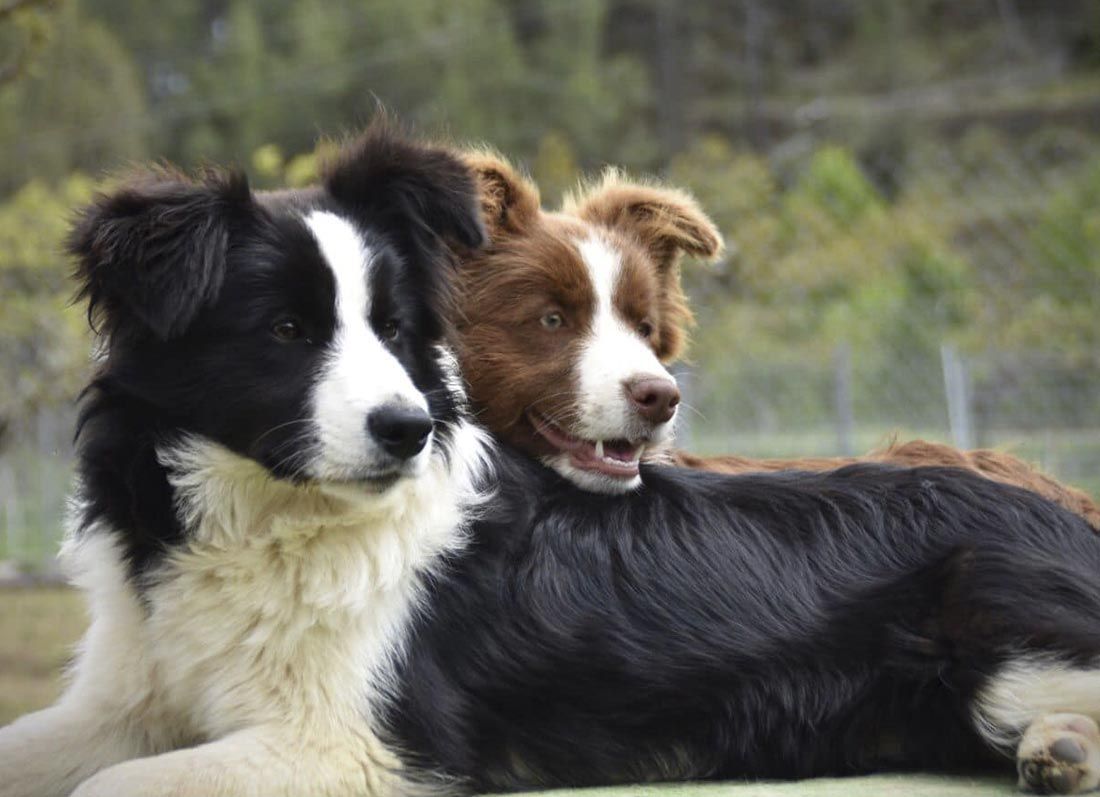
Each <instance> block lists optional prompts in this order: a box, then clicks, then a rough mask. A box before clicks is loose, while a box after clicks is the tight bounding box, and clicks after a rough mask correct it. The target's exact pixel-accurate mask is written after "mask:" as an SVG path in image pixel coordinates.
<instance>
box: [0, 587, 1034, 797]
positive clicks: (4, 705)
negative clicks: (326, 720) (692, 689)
mask: <svg viewBox="0 0 1100 797" xmlns="http://www.w3.org/2000/svg"><path fill="white" fill-rule="evenodd" d="M86 625H87V622H86V619H85V614H84V606H83V603H82V600H81V598H80V596H79V594H77V593H76V592H73V591H71V590H67V589H63V588H39V589H8V590H0V725H5V724H7V723H8V722H10V721H11V720H13V719H15V718H16V717H17V716H19V715H21V714H25V713H26V712H28V711H34V710H35V709H39V708H44V707H45V706H48V705H49V704H50V703H52V702H53V701H54V700H55V699H56V698H57V695H58V694H59V693H60V691H61V686H62V671H63V670H64V667H65V664H66V662H67V661H68V660H69V656H70V654H71V652H72V649H73V645H74V644H75V643H76V641H77V639H78V638H79V637H80V634H81V633H82V632H83V630H84V628H85V626H86ZM1015 793H1016V792H1015V789H1014V788H1013V784H1012V781H1011V779H1010V778H1009V777H1007V776H1006V777H1003V778H967V777H941V776H936V775H876V776H871V777H863V778H839V779H838V778H823V779H817V780H811V781H800V782H793V783H728V784H669V785H663V786H627V787H620V788H614V789H593V790H587V789H582V790H569V791H561V792H554V793H553V794H554V795H556V797H565V795H576V797H579V796H580V795H591V797H803V796H804V795H805V796H807V797H1007V795H1012V794H1015Z"/></svg>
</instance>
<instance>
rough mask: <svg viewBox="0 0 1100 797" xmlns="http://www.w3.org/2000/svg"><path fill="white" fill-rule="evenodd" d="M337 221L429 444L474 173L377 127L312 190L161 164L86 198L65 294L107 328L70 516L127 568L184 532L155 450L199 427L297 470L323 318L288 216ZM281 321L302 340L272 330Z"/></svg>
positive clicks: (330, 289) (273, 465) (443, 428)
mask: <svg viewBox="0 0 1100 797" xmlns="http://www.w3.org/2000/svg"><path fill="white" fill-rule="evenodd" d="M314 209H321V210H330V211H333V212H336V213H338V214H339V215H341V216H343V217H345V218H347V219H349V220H352V221H353V222H354V223H355V224H356V226H357V227H358V228H359V232H360V234H361V235H362V237H363V238H364V240H365V242H366V243H367V245H368V246H369V248H370V249H371V250H372V252H373V253H374V260H373V263H374V266H373V268H372V275H371V282H372V284H371V294H372V299H373V302H372V314H371V318H370V319H369V321H370V323H371V325H372V326H373V328H374V329H375V331H376V332H380V331H381V330H382V329H383V327H385V326H386V325H387V324H391V323H397V324H398V325H399V326H400V333H401V334H399V335H398V336H397V338H396V340H394V341H393V343H392V345H391V351H392V352H393V353H394V354H395V355H396V356H397V358H398V359H399V361H400V362H401V363H402V365H403V366H404V367H405V368H406V370H407V371H408V372H409V374H410V376H411V377H412V378H413V382H414V383H415V384H416V386H417V387H418V388H419V389H420V390H421V391H422V392H424V393H425V394H426V395H427V396H428V398H429V407H430V410H431V412H432V416H433V419H434V421H435V423H436V425H437V430H438V433H439V434H438V435H437V439H440V440H441V441H442V442H445V441H446V437H447V434H448V430H449V428H450V425H451V423H452V422H453V421H455V420H456V419H457V417H458V412H459V410H458V408H457V407H456V405H455V397H454V396H452V395H451V393H450V392H449V391H448V390H446V389H445V388H444V384H445V375H444V373H443V372H442V369H441V367H440V364H439V362H438V358H437V356H436V352H435V344H437V343H439V342H440V341H441V340H442V337H443V325H442V323H441V321H440V318H439V315H440V313H441V312H442V311H443V309H444V307H443V302H444V300H445V299H446V297H447V296H448V295H449V289H448V287H449V274H448V272H447V270H446V269H444V268H441V267H440V262H439V261H441V260H442V259H444V258H445V257H446V256H447V252H446V250H445V248H444V244H445V241H454V242H456V243H458V244H459V245H461V246H476V245H479V244H480V242H481V236H482V231H481V226H480V218H479V210H478V202H477V194H476V190H475V187H474V183H473V180H472V178H471V177H470V175H469V174H467V172H466V170H465V169H464V167H463V166H462V165H461V163H460V162H459V161H458V160H457V159H455V158H453V157H451V156H450V155H448V154H447V153H446V152H444V151H442V150H438V149H433V148H427V147H423V146H420V145H417V144H414V143H412V142H411V141H409V140H407V139H405V138H403V137H401V136H400V135H399V134H398V133H396V132H395V131H393V130H392V129H389V128H387V127H385V126H377V127H375V128H373V129H372V130H370V131H368V132H367V133H366V134H365V135H364V136H363V137H362V138H361V139H359V140H357V141H355V142H353V143H352V144H350V145H349V147H348V149H347V151H346V152H344V153H343V154H342V155H341V156H340V158H339V159H338V160H337V162H336V163H335V164H334V165H333V166H332V167H331V168H330V169H329V170H328V171H327V173H326V175H325V179H324V182H323V185H322V186H320V187H317V188H312V189H306V190H302V191H283V192H275V193H268V194H265V193H253V192H251V191H250V190H249V188H248V184H247V181H246V180H245V178H244V177H243V176H241V175H238V174H218V173H210V174H207V175H205V176H203V177H201V178H200V179H198V180H191V179H189V178H187V177H185V176H183V175H181V174H179V173H176V172H172V171H167V170H159V171H154V172H150V173H147V174H142V175H139V176H137V177H135V178H132V179H131V180H129V181H128V182H127V183H125V184H124V185H123V187H121V188H120V189H118V190H117V191H115V192H113V193H111V194H110V195H107V196H103V197H101V198H100V199H99V200H98V201H97V202H96V203H95V204H93V205H92V206H91V207H90V208H88V209H87V210H86V211H85V212H84V213H83V214H82V216H81V217H80V219H79V221H78V222H77V224H76V225H75V227H74V230H73V233H72V235H71V237H70V241H69V249H70V251H71V253H72V254H73V255H74V256H75V257H76V259H77V264H78V265H77V269H76V275H77V279H78V282H79V284H80V296H81V297H83V298H86V299H87V301H88V306H89V317H90V318H91V319H93V320H94V321H95V322H96V324H97V326H98V327H99V328H100V330H101V331H102V332H103V333H104V337H103V340H102V345H103V346H105V348H106V352H105V355H106V356H105V357H103V358H102V365H101V367H100V368H99V370H98V373H97V374H96V376H95V378H94V380H93V382H92V383H91V385H90V386H89V388H88V389H87V390H86V391H85V394H84V396H83V400H82V411H81V418H80V424H79V427H78V428H79V431H78V439H79V464H78V469H79V475H80V481H81V490H80V498H81V505H82V516H81V518H80V524H81V526H82V527H84V528H87V527H90V526H92V525H93V524H96V523H98V522H100V521H105V522H106V523H107V524H109V526H110V527H112V528H113V529H114V530H115V531H116V533H118V534H120V535H121V537H122V541H123V546H124V550H125V551H126V555H127V559H128V561H129V563H130V567H131V573H132V575H133V576H134V577H140V576H142V575H144V574H147V573H148V572H149V571H150V569H151V568H153V567H155V565H156V563H157V562H158V561H159V560H160V558H161V557H162V556H163V555H164V553H165V551H167V550H168V549H170V548H171V547H173V546H175V545H178V544H179V543H180V542H181V540H182V537H183V534H184V531H183V529H182V528H181V526H180V523H179V520H178V518H177V514H176V512H175V509H174V506H173V499H172V492H171V489H170V487H169V484H168V481H167V476H166V472H165V469H164V468H163V467H162V466H161V465H160V464H159V463H158V461H157V458H156V454H155V449H156V447H157V446H160V445H163V444H165V443H170V442H172V441H174V440H176V439H178V438H179V437H181V436H182V435H200V436H203V437H205V438H209V439H211V440H214V441H216V442H218V443H221V444H222V445H224V446H226V447H228V448H229V449H231V450H233V451H235V452H237V453H239V454H243V455H245V456H248V457H251V458H253V459H254V460H256V461H257V462H259V463H261V464H262V465H264V466H265V467H267V468H269V469H270V470H271V471H272V472H273V473H275V474H276V475H278V476H281V477H284V478H288V479H301V478H304V476H303V473H302V472H301V460H302V456H301V455H302V453H303V452H304V451H305V450H306V449H307V448H308V447H309V446H310V444H311V443H312V440H311V437H310V434H309V433H308V431H307V430H306V428H305V424H304V419H305V418H306V417H307V415H308V411H307V403H308V401H309V399H310V391H311V388H312V387H313V380H314V376H315V374H316V373H317V369H318V367H319V365H320V363H321V362H322V360H323V359H324V357H325V356H326V352H325V344H327V343H328V342H330V340H331V338H332V335H333V329H334V324H335V308H334V297H335V284H334V278H333V274H332V272H331V271H330V269H329V268H328V267H327V266H326V264H325V262H324V259H323V257H322V256H321V253H320V251H319V249H318V247H317V243H316V241H315V240H314V238H313V237H312V235H311V233H310V231H309V230H308V228H307V226H306V225H305V223H304V221H303V219H302V216H303V213H304V212H306V211H309V210H314ZM280 318H293V319H294V320H296V321H297V322H298V323H299V324H300V325H301V328H302V329H303V331H304V336H303V338H302V339H301V340H297V341H293V342H290V343H288V342H285V341H280V340H277V339H276V338H275V337H274V336H273V334H272V326H273V324H274V323H275V322H277V321H278V320H279V319H280Z"/></svg>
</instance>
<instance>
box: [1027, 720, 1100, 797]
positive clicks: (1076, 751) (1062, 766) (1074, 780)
mask: <svg viewBox="0 0 1100 797" xmlns="http://www.w3.org/2000/svg"><path fill="white" fill-rule="evenodd" d="M1016 770H1017V772H1018V773H1019V776H1020V787H1021V788H1023V789H1026V790H1028V791H1033V792H1036V793H1038V794H1082V793H1084V792H1089V791H1093V790H1095V789H1096V788H1097V787H1098V786H1100V728H1098V727H1097V725H1096V721H1095V720H1093V719H1092V718H1091V717H1086V716H1084V715H1083V714H1047V715H1046V716H1044V717H1041V718H1039V719H1037V720H1035V722H1033V723H1031V727H1029V728H1028V729H1027V731H1026V732H1025V733H1024V737H1023V739H1021V740H1020V746H1019V748H1018V749H1017V751H1016Z"/></svg>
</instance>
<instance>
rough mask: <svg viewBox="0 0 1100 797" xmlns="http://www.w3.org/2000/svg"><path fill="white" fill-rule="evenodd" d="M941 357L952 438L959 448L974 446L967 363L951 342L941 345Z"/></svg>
mask: <svg viewBox="0 0 1100 797" xmlns="http://www.w3.org/2000/svg"><path fill="white" fill-rule="evenodd" d="M940 359H941V360H942V361H943V386H944V392H945V393H946V395H947V420H948V423H949V424H950V425H951V439H952V440H953V441H954V442H955V445H956V446H958V447H959V448H973V447H974V424H973V416H972V411H971V406H970V388H969V385H968V384H967V382H968V381H969V380H968V379H967V374H966V363H965V362H964V361H963V359H962V357H961V356H960V355H959V352H958V351H957V350H956V349H955V347H954V346H952V345H951V344H950V343H945V344H943V345H942V346H941V347H940Z"/></svg>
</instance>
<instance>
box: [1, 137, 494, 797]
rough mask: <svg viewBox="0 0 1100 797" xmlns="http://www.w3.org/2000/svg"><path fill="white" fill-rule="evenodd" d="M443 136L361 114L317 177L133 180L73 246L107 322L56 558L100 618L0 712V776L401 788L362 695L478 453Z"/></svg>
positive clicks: (383, 681) (395, 643)
mask: <svg viewBox="0 0 1100 797" xmlns="http://www.w3.org/2000/svg"><path fill="white" fill-rule="evenodd" d="M477 204H478V203H477V197H476V193H475V188H474V185H473V182H472V180H471V178H470V176H469V174H468V173H467V171H466V169H465V168H464V167H463V166H462V165H461V163H459V162H458V161H457V160H455V159H454V158H452V157H451V156H450V155H449V154H448V153H446V152H444V151H443V150H439V149H432V148H426V147H423V146H419V145H416V144H413V143H411V142H409V141H407V140H404V139H402V138H401V137H400V136H398V135H397V134H395V133H392V132H387V130H386V129H385V128H383V127H378V128H376V129H374V130H372V131H371V132H369V133H368V134H366V135H365V136H364V137H363V138H361V139H360V140H358V141H357V142H356V143H354V144H353V145H351V146H350V147H349V148H348V149H347V150H346V151H345V152H344V153H343V154H342V155H341V156H340V158H339V159H338V161H337V162H336V163H335V164H334V165H333V166H332V167H331V168H330V169H329V170H328V172H327V175H326V177H325V179H324V182H323V185H322V186H320V187H317V188H314V189H308V190H304V191H285V192H278V193H254V192H252V191H251V190H250V189H249V186H248V184H247V182H246V180H245V179H244V178H243V177H242V176H240V175H236V174H208V175H206V176H204V177H202V178H201V179H198V180H194V181H193V180H189V179H187V178H185V177H183V176H181V175H178V174H175V173H169V172H164V171H161V172H154V173H148V174H145V175H143V176H140V177H138V178H135V179H133V180H131V181H130V182H128V183H126V184H125V185H123V186H122V187H121V188H119V189H118V190H116V191H115V192H113V193H112V194H110V195H109V196H104V197H102V198H101V199H100V200H99V201H98V202H97V203H96V204H95V205H94V206H92V207H91V208H89V209H88V210H87V211H86V212H85V213H84V214H83V216H82V218H81V219H80V221H79V222H78V224H77V225H76V228H75V230H74V232H73V235H72V238H71V242H70V247H71V251H72V252H73V253H74V255H75V256H76V258H77V260H78V263H79V265H78V269H77V276H78V279H79V282H80V284H81V286H82V290H83V294H84V295H85V296H86V298H87V299H88V302H89V308H90V313H91V317H92V318H93V319H94V320H96V321H98V323H99V325H100V327H101V331H102V333H103V335H102V338H101V352H100V363H99V367H98V372H97V376H96V377H95V379H94V381H93V382H92V384H91V385H90V386H89V388H88V389H87V391H86V394H85V396H84V398H83V412H82V418H81V424H80V432H79V443H80V445H79V490H78V494H77V496H76V499H75V501H74V514H75V522H74V527H73V529H72V531H71V533H70V536H69V537H68V539H67V542H66V544H65V550H64V556H65V559H66V560H67V562H68V564H69V566H70V567H71V568H72V571H73V578H74V580H75V582H76V583H77V584H78V585H79V586H81V587H82V588H83V589H84V590H85V592H86V594H87V597H88V600H89V603H90V606H91V612H92V625H91V628H90V630H89V631H88V633H87V636H86V637H85V639H84V641H83V644H82V646H81V649H80V653H79V657H78V659H77V662H76V665H75V668H74V670H73V673H72V679H71V684H70V685H69V687H68V689H67V691H66V692H65V694H64V696H63V697H62V698H61V699H60V701H59V702H58V703H57V704H56V705H55V706H53V707H52V708H49V709H47V710H45V711H41V712H38V713H36V714H31V715H28V716H26V717H24V718H22V719H20V720H18V721H17V722H15V723H14V724H12V725H10V726H8V727H6V728H4V729H3V730H0V795H3V796H4V797H45V796H46V795H68V794H69V793H70V792H73V790H74V789H76V791H75V794H77V795H80V797H92V796H93V795H102V796H104V797H123V796H124V795H142V796H143V797H155V796H156V795H164V796H165V797H167V795H172V796H173V797H180V795H195V797H200V796H201V797H212V796H214V795H235V796H236V795H256V796H257V797H261V796H262V797H269V796H270V795H286V796H287V797H291V796H293V797H301V795H365V794H371V795H391V794H404V793H406V791H408V790H413V789H414V788H415V786H414V785H413V784H411V783H410V782H409V781H407V780H406V779H405V778H404V777H403V776H402V774H401V772H400V771H399V767H398V763H399V762H398V761H397V760H396V759H395V758H394V757H393V756H392V755H391V754H390V753H389V752H388V751H387V749H386V748H385V746H384V745H382V744H381V743H380V742H379V741H378V738H377V736H376V735H375V732H376V725H377V717H378V713H379V712H378V709H377V706H378V702H379V699H380V697H381V696H382V695H383V694H384V693H385V691H386V689H387V688H388V685H389V680H390V678H391V670H392V664H393V660H394V658H395V655H396V654H397V653H398V652H399V651H400V649H401V646H402V638H403V636H404V631H405V628H406V626H407V624H408V622H409V618H410V615H411V612H412V610H413V608H414V606H415V603H416V601H417V599H418V595H419V593H420V582H421V580H422V577H423V576H424V574H425V573H426V572H427V571H428V570H429V569H430V568H431V567H432V566H433V564H434V563H435V562H436V561H437V560H438V559H439V557H440V556H441V554H442V553H444V552H446V551H449V550H451V549H453V548H455V547H456V546H457V545H458V544H459V543H460V541H461V537H462V529H463V526H464V525H465V523H466V519H467V515H468V509H469V507H470V506H471V505H472V504H473V503H475V502H476V500H477V497H476V495H475V492H476V487H475V482H476V481H477V480H478V479H479V477H478V475H477V474H478V471H479V469H480V468H481V463H482V461H483V458H484V452H485V450H486V448H485V444H484V442H483V439H482V436H481V433H480V432H478V431H477V430H476V429H475V428H474V427H473V426H471V425H470V424H469V423H468V422H467V421H465V420H464V418H463V412H462V409H461V406H460V403H461V396H460V395H459V390H460V385H459V384H458V382H457V379H456V374H455V373H454V371H453V358H450V357H449V356H448V354H447V351H446V350H445V349H443V348H442V347H441V346H440V344H441V342H442V340H443V331H444V323H443V316H442V310H443V307H442V304H443V302H444V300H445V299H446V291H445V285H444V279H445V270H444V268H443V267H442V265H441V263H440V262H439V261H441V260H443V259H444V256H445V254H446V252H445V249H444V239H454V241H455V242H457V243H459V244H461V245H463V246H476V245H478V244H479V243H480V242H481V240H482V237H483V231H482V228H481V224H480V219H479V212H478V209H477Z"/></svg>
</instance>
